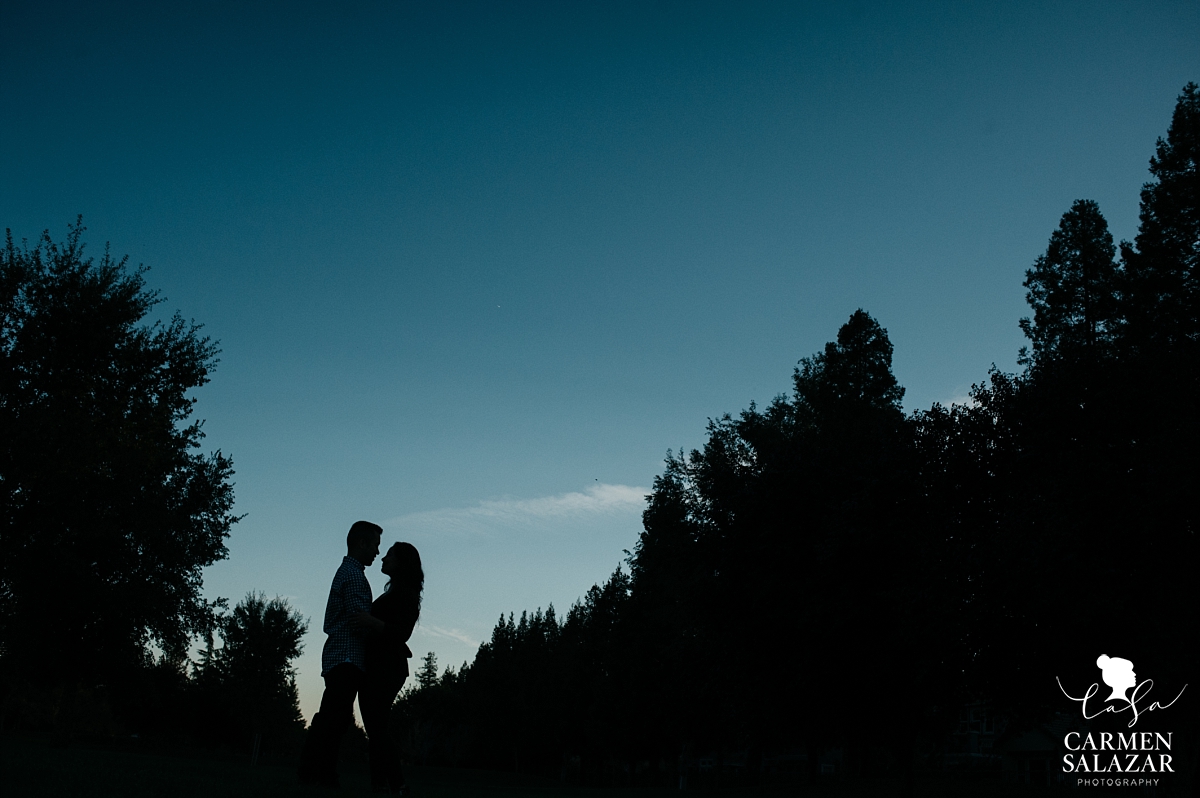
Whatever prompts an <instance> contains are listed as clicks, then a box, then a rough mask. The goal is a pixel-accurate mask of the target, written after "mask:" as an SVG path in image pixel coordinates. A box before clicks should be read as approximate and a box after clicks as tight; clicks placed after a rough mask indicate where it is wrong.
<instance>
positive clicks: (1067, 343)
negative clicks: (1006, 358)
mask: <svg viewBox="0 0 1200 798" xmlns="http://www.w3.org/2000/svg"><path fill="white" fill-rule="evenodd" d="M1115 255H1116V247H1115V246H1113V238H1112V234H1111V233H1109V232H1108V222H1107V221H1105V219H1104V216H1103V215H1102V214H1101V213H1100V207H1099V206H1098V205H1097V204H1096V203H1095V202H1093V201H1091V200H1076V201H1075V203H1074V204H1073V205H1072V206H1071V209H1070V210H1069V211H1067V212H1066V213H1064V214H1063V216H1062V220H1061V221H1060V222H1059V225H1058V229H1057V230H1056V231H1054V233H1053V234H1052V235H1051V236H1050V245H1049V247H1048V248H1047V249H1046V254H1044V255H1041V256H1040V257H1038V259H1037V262H1036V263H1034V265H1033V268H1032V269H1029V270H1028V271H1027V272H1025V287H1026V288H1027V289H1029V293H1028V294H1026V299H1027V301H1028V302H1029V306H1030V307H1031V308H1032V309H1033V318H1032V319H1030V318H1024V319H1021V330H1022V331H1024V333H1025V335H1026V336H1028V338H1029V339H1030V341H1031V342H1032V345H1033V353H1032V354H1031V355H1023V358H1022V359H1023V360H1024V361H1025V362H1027V363H1029V364H1031V365H1036V364H1044V363H1046V362H1047V361H1049V360H1052V359H1060V360H1061V359H1080V358H1082V359H1087V360H1096V359H1098V358H1099V357H1100V352H1101V350H1102V349H1104V348H1106V345H1107V344H1108V342H1109V340H1110V339H1111V337H1112V335H1113V333H1114V331H1115V330H1116V328H1117V326H1118V324H1119V321H1120V318H1119V304H1118V301H1117V290H1118V287H1117V264H1116V260H1115Z"/></svg>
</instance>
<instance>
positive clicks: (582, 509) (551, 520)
mask: <svg viewBox="0 0 1200 798" xmlns="http://www.w3.org/2000/svg"><path fill="white" fill-rule="evenodd" d="M648 493H650V490H649V489H648V488H637V487H632V486H630V485H607V484H598V485H593V486H592V487H590V488H588V489H587V490H585V491H572V492H570V493H563V494H559V495H557V496H542V497H539V498H535V499H498V500H493V501H484V502H480V503H479V504H477V505H475V506H473V507H455V508H447V509H442V510H427V511H425V512H420V513H410V514H408V515H403V516H400V517H398V518H392V519H390V520H388V521H386V522H385V526H401V527H406V528H408V529H412V530H429V531H436V532H438V533H441V534H444V533H446V532H458V533H460V534H480V533H482V534H487V533H488V532H490V531H491V530H494V529H496V528H497V527H505V528H512V527H545V526H548V525H554V524H559V523H562V522H564V521H579V520H584V519H587V518H596V517H600V516H620V515H626V514H635V513H640V512H641V511H642V510H643V509H644V508H645V506H646V495H647V494H648Z"/></svg>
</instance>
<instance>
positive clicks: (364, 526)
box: [346, 521, 383, 549]
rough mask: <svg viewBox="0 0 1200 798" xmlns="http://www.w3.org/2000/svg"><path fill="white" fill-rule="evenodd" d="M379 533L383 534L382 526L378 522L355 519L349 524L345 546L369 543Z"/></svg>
mask: <svg viewBox="0 0 1200 798" xmlns="http://www.w3.org/2000/svg"><path fill="white" fill-rule="evenodd" d="M381 535H383V527H381V526H380V525H379V524H372V523H371V522H370V521H355V522H354V523H353V524H351V526H350V531H349V532H347V533H346V546H347V548H351V549H352V548H354V547H355V546H357V545H358V544H360V543H370V542H371V541H372V540H374V539H375V538H377V537H380V536H381Z"/></svg>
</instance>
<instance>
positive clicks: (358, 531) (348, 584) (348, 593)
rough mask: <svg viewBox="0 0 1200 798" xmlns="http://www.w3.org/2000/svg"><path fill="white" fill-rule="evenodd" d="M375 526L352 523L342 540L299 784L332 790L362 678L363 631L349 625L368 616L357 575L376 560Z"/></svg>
mask: <svg viewBox="0 0 1200 798" xmlns="http://www.w3.org/2000/svg"><path fill="white" fill-rule="evenodd" d="M382 534H383V529H381V528H380V527H379V526H377V525H376V524H372V523H371V522H369V521H355V522H354V525H353V526H351V527H350V532H349V533H348V534H347V535H346V549H347V552H346V556H345V557H343V558H342V565H341V567H340V568H338V570H337V573H336V574H334V577H333V585H332V586H331V587H330V588H329V602H328V603H327V604H326V605H325V625H324V630H325V634H327V635H329V637H328V638H327V639H326V640H325V648H323V649H322V650H321V676H323V677H324V678H325V693H324V695H322V696H321V708H320V710H318V711H317V714H315V715H313V719H312V724H311V725H310V726H309V729H308V735H307V736H306V737H305V739H304V751H303V752H302V753H301V755H300V781H301V782H303V783H305V784H321V785H324V786H327V787H336V786H337V784H338V776H337V760H338V748H339V747H340V746H341V743H342V736H343V735H344V734H345V733H346V729H348V728H349V727H350V724H351V723H352V722H353V720H354V698H355V696H357V695H358V691H359V689H360V688H361V687H362V684H363V678H364V677H365V675H366V667H367V665H366V647H365V645H364V643H363V635H364V631H363V627H362V624H361V623H356V622H354V620H353V619H354V618H355V616H356V615H358V614H359V613H363V612H368V613H369V612H370V611H371V585H370V584H369V583H368V582H367V577H366V575H365V574H364V573H363V571H365V570H366V567H367V566H368V565H370V564H371V563H373V562H375V558H376V557H377V556H379V538H380V536H381V535H382Z"/></svg>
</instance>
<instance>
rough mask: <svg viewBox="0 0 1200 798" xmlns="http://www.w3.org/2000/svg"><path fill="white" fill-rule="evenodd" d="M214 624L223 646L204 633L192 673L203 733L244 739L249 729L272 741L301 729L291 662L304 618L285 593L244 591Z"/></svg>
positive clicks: (305, 627)
mask: <svg viewBox="0 0 1200 798" xmlns="http://www.w3.org/2000/svg"><path fill="white" fill-rule="evenodd" d="M218 628H219V630H220V636H221V641H222V646H221V647H220V648H214V647H213V642H212V639H211V638H210V639H209V646H208V649H207V650H206V651H203V652H201V655H200V661H199V662H198V663H197V666H196V669H195V674H194V678H193V682H194V688H193V689H194V693H195V695H196V696H197V698H198V699H199V700H200V701H201V702H203V703H204V704H206V706H205V708H204V712H203V714H204V715H205V716H206V717H207V719H208V720H209V723H208V724H207V725H208V726H209V728H208V729H207V730H206V731H207V732H208V734H207V735H206V736H208V737H210V738H211V739H214V740H220V741H222V742H225V741H227V740H230V739H231V738H232V740H231V741H232V742H233V743H234V744H235V745H238V744H240V745H245V742H246V739H247V738H249V737H250V735H251V734H263V735H266V737H267V738H268V739H269V740H270V741H271V742H275V743H277V741H278V739H279V738H280V737H284V736H286V735H288V734H289V733H290V732H297V731H299V730H300V729H303V727H304V719H303V717H302V716H301V714H300V696H299V693H298V691H297V689H296V669H295V665H294V662H295V659H296V658H297V657H298V656H300V653H301V652H302V650H303V645H302V643H301V640H302V639H303V637H304V633H305V632H306V631H307V630H308V622H307V620H306V619H305V618H304V617H303V616H302V615H300V614H299V613H298V612H296V611H295V610H293V609H292V607H291V606H290V605H289V604H288V602H287V601H286V600H285V599H282V598H279V597H278V596H277V597H275V598H273V599H271V600H269V601H268V600H267V598H266V596H264V595H263V594H261V593H249V594H248V595H247V596H246V597H245V598H243V599H242V600H241V601H240V602H238V604H237V606H236V607H234V609H233V611H232V612H230V613H228V614H225V615H222V616H221V617H220V618H219V619H218ZM214 721H215V722H214ZM239 738H240V739H239Z"/></svg>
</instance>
